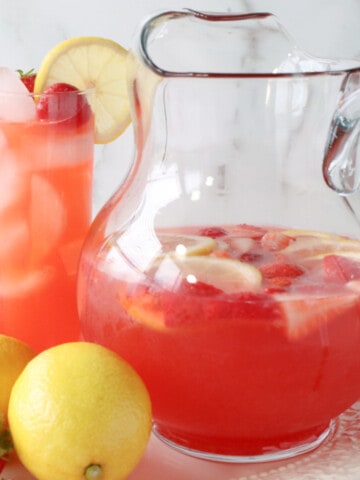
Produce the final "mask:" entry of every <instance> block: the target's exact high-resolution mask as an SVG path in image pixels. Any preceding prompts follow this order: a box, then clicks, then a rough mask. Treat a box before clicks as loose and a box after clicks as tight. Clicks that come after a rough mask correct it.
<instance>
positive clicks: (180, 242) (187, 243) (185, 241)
mask: <svg viewBox="0 0 360 480" xmlns="http://www.w3.org/2000/svg"><path fill="white" fill-rule="evenodd" d="M158 239H159V241H160V243H161V250H162V253H164V254H169V255H208V254H209V253H211V252H212V251H213V250H215V248H216V246H217V243H216V241H215V240H214V239H213V238H211V237H206V236H200V235H185V234H179V233H159V234H158Z"/></svg>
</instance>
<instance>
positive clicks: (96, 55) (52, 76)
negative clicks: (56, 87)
mask: <svg viewBox="0 0 360 480" xmlns="http://www.w3.org/2000/svg"><path fill="white" fill-rule="evenodd" d="M126 56H127V51H126V49H125V48H123V47H122V46H121V45H119V44H118V43H116V42H114V41H112V40H109V39H106V38H102V37H74V38H70V39H67V40H64V41H63V42H60V43H59V44H58V45H56V46H55V47H54V48H52V49H51V50H50V51H49V52H48V54H47V55H46V56H45V58H44V59H43V62H42V63H41V65H40V67H39V69H38V72H37V75H36V80H35V85H34V93H35V94H41V93H43V92H44V91H45V90H46V89H47V88H48V87H50V86H51V85H53V84H55V83H67V84H70V85H73V86H74V87H76V88H77V89H79V90H83V91H87V93H88V95H87V97H88V101H89V103H90V105H91V109H92V111H93V113H94V117H95V143H108V142H110V141H112V140H114V139H115V138H117V137H118V136H119V135H121V133H123V131H124V130H125V129H126V128H127V126H128V125H129V124H130V120H131V119H130V105H129V100H128V95H127V81H126V67H125V65H126Z"/></svg>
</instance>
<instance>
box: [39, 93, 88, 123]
mask: <svg viewBox="0 0 360 480" xmlns="http://www.w3.org/2000/svg"><path fill="white" fill-rule="evenodd" d="M78 92H79V90H78V89H77V88H76V87H74V86H73V85H69V84H68V83H54V84H53V85H51V86H50V87H48V88H47V89H46V90H45V91H44V92H43V93H42V95H41V96H40V99H39V101H38V102H37V104H36V109H37V115H38V118H39V119H40V120H48V121H53V122H62V125H65V126H72V127H74V126H80V125H82V124H83V123H85V122H87V121H88V120H89V118H90V116H91V108H90V105H89V103H88V101H87V98H86V96H85V95H79V94H78Z"/></svg>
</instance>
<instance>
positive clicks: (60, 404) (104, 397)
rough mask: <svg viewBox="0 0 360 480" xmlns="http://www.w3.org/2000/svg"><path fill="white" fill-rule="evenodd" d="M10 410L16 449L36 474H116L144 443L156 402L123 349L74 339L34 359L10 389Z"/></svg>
mask: <svg viewBox="0 0 360 480" xmlns="http://www.w3.org/2000/svg"><path fill="white" fill-rule="evenodd" d="M8 417H9V425H10V430H11V433H12V437H13V442H14V446H15V450H16V452H17V454H18V456H19V458H20V460H21V461H22V463H23V464H24V466H25V467H26V468H27V469H28V470H29V471H30V472H31V473H32V474H33V475H34V476H35V477H36V478H37V479H38V480H85V479H86V480H91V479H99V480H113V479H114V480H115V479H116V480H119V479H123V478H125V477H126V476H127V475H128V474H129V473H130V472H131V471H132V470H133V468H134V467H135V465H136V464H137V463H138V461H139V460H140V458H141V456H142V454H143V452H144V450H145V447H146V445H147V442H148V440H149V436H150V431H151V402H150V398H149V395H148V392H147V389H146V387H145V385H144V383H143V382H142V380H141V378H140V377H139V376H138V374H137V373H136V372H135V370H134V369H133V368H132V367H131V366H130V365H129V364H128V363H127V362H125V361H124V360H122V359H121V358H120V357H119V356H118V355H116V354H115V353H113V352H112V351H110V350H108V349H106V348H105V347H102V346H100V345H96V344H94V343H89V342H72V343H64V344H61V345H58V346H56V347H52V348H50V349H48V350H45V351H43V352H42V353H40V354H39V355H38V356H37V357H35V358H34V359H33V360H31V361H30V362H29V364H28V365H27V366H26V367H25V369H24V370H23V372H22V373H21V375H20V376H19V378H18V379H17V381H16V382H15V385H14V387H13V389H12V393H11V396H10V402H9V411H8Z"/></svg>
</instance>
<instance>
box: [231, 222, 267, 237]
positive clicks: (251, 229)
mask: <svg viewBox="0 0 360 480" xmlns="http://www.w3.org/2000/svg"><path fill="white" fill-rule="evenodd" d="M231 233H232V234H236V236H237V237H248V238H253V239H260V238H262V237H263V236H264V235H265V233H266V230H265V229H264V228H262V227H257V226H255V225H248V224H247V223H241V224H239V225H235V226H234V227H232V228H231Z"/></svg>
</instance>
